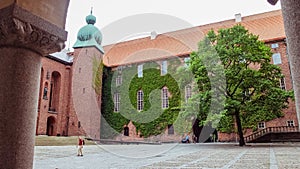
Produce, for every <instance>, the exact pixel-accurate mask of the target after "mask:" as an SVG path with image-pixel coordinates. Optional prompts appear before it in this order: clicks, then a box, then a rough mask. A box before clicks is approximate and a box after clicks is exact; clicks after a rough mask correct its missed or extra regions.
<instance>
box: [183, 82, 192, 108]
mask: <svg viewBox="0 0 300 169" xmlns="http://www.w3.org/2000/svg"><path fill="white" fill-rule="evenodd" d="M184 94H185V95H184V98H185V102H186V103H187V102H188V100H189V99H190V98H191V97H192V85H190V84H188V85H186V86H185V88H184Z"/></svg>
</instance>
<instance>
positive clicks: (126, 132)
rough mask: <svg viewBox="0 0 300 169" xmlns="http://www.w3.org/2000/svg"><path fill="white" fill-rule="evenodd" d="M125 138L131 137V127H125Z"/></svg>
mask: <svg viewBox="0 0 300 169" xmlns="http://www.w3.org/2000/svg"><path fill="white" fill-rule="evenodd" d="M124 136H129V127H124Z"/></svg>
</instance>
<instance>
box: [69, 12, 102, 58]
mask: <svg viewBox="0 0 300 169" xmlns="http://www.w3.org/2000/svg"><path fill="white" fill-rule="evenodd" d="M86 23H87V25H85V26H84V27H82V28H81V29H80V30H79V31H78V34H77V41H76V42H75V44H74V46H73V48H84V47H91V46H94V47H96V48H97V49H98V50H99V51H100V52H101V53H104V50H103V47H102V45H101V43H102V33H101V31H100V30H99V29H98V28H97V27H96V26H94V24H95V23H96V17H95V16H94V15H92V11H91V14H90V15H88V16H87V17H86Z"/></svg>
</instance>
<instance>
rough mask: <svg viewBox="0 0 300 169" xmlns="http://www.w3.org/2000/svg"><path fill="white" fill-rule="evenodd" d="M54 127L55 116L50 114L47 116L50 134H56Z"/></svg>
mask: <svg viewBox="0 0 300 169" xmlns="http://www.w3.org/2000/svg"><path fill="white" fill-rule="evenodd" d="M54 127H55V117H53V116H50V117H48V118H47V132H46V134H47V135H48V136H54V135H55V133H54Z"/></svg>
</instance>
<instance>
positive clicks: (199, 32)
mask: <svg viewBox="0 0 300 169" xmlns="http://www.w3.org/2000/svg"><path fill="white" fill-rule="evenodd" d="M236 24H241V25H243V26H245V28H246V29H248V30H249V31H250V32H251V33H253V34H255V35H258V36H259V39H260V40H262V41H265V42H267V41H273V40H278V39H284V38H285V37H286V36H285V32H284V25H283V18H282V13H281V10H275V11H271V12H265V13H261V14H255V15H251V16H246V17H242V21H241V22H235V19H231V20H225V21H221V22H216V23H211V24H206V25H201V26H196V27H192V28H188V29H182V30H178V31H174V32H168V33H164V34H160V35H158V36H157V37H156V38H155V39H153V40H151V39H150V37H146V38H140V39H135V40H131V41H126V42H120V43H117V44H112V45H108V46H105V47H104V51H105V52H106V53H105V55H104V60H103V61H104V64H105V65H106V66H109V67H114V66H119V65H127V64H132V63H142V62H146V61H150V60H162V59H164V58H169V57H174V56H184V55H188V54H190V53H191V52H192V51H195V50H197V44H198V42H199V41H200V40H201V39H202V38H203V37H204V36H205V35H206V34H207V32H208V31H210V30H211V29H213V30H215V31H217V30H218V29H220V28H230V27H232V26H234V25H236Z"/></svg>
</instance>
